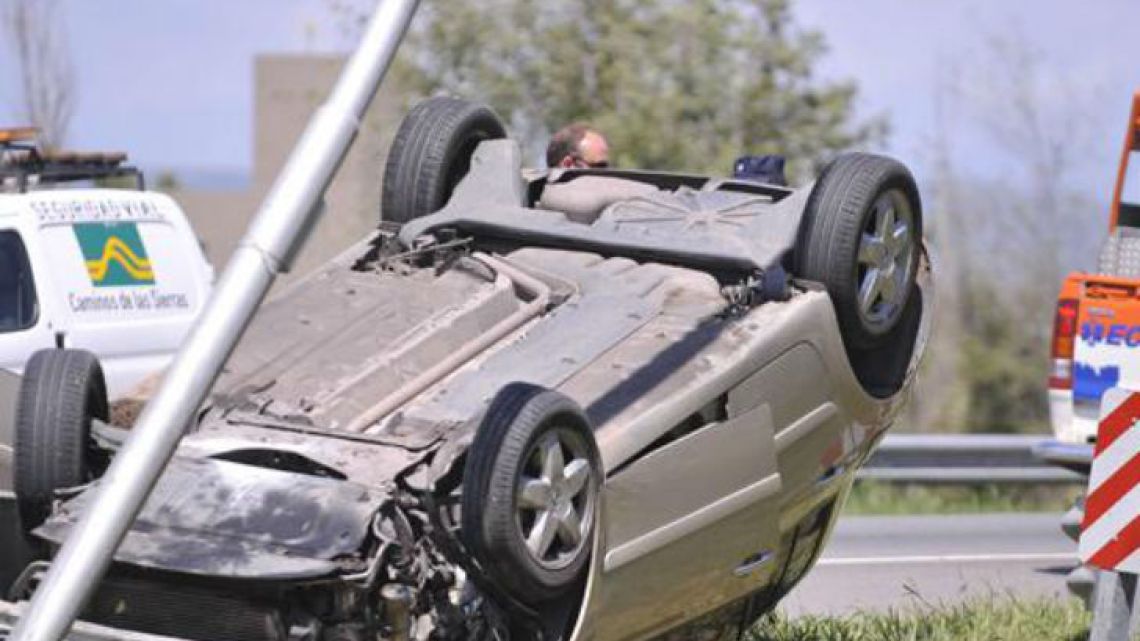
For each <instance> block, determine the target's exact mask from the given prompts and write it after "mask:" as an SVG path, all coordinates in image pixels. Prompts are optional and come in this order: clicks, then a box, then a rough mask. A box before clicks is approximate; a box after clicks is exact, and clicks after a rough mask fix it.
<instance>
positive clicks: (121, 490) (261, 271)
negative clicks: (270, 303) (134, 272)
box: [12, 0, 419, 641]
mask: <svg viewBox="0 0 1140 641" xmlns="http://www.w3.org/2000/svg"><path fill="white" fill-rule="evenodd" d="M418 5H419V0H382V1H381V2H380V4H379V5H378V6H377V8H376V11H375V12H374V14H373V16H372V20H371V21H370V22H369V24H368V27H367V29H366V30H365V33H364V37H363V38H362V40H361V42H360V44H359V46H358V47H357V49H356V51H355V52H354V53H353V55H352V57H351V58H349V60H348V62H347V63H346V64H345V66H344V69H343V70H342V71H341V74H340V78H339V79H338V80H337V83H336V87H335V88H334V89H333V92H332V94H331V95H330V96H329V99H328V101H327V102H325V104H324V105H323V106H321V108H320V109H318V110H317V112H316V113H315V114H314V115H313V117H312V119H310V120H309V124H308V126H307V127H306V128H305V132H304V134H303V135H302V136H301V139H300V141H299V142H298V143H297V146H296V147H295V148H294V149H293V152H292V154H290V156H289V160H288V162H286V164H285V167H284V169H282V171H281V173H280V174H279V175H278V176H277V181H276V182H275V183H274V184H273V187H272V189H270V190H269V194H268V195H267V196H266V197H265V200H264V201H263V202H262V204H261V208H260V209H259V210H258V213H257V216H256V217H255V219H254V220H253V222H252V223H251V224H250V227H249V230H248V231H247V232H246V235H245V238H244V239H243V240H242V242H241V244H240V245H239V246H238V248H237V250H236V251H235V252H234V255H233V257H232V258H231V259H230V262H229V264H228V265H227V266H226V270H225V272H224V273H223V274H222V277H221V280H220V282H219V284H218V286H217V288H216V289H215V290H214V294H213V296H212V297H211V299H210V301H209V303H208V304H207V306H206V309H205V310H204V311H203V313H202V316H201V317H200V318H199V319H198V322H197V323H196V324H195V326H194V329H193V331H192V332H191V333H190V336H189V338H188V339H187V340H186V342H185V343H183V345H182V348H181V349H180V350H179V352H178V355H177V356H176V357H175V359H174V362H173V363H172V364H171V366H170V369H169V370H168V371H167V373H166V376H165V378H164V379H163V381H162V385H161V386H160V387H159V389H158V393H157V394H156V395H155V396H154V398H153V399H151V401H150V402H149V403H148V404H147V406H146V408H145V409H144V410H143V412H142V415H141V416H140V417H139V420H138V422H137V423H136V425H135V427H134V429H133V430H131V434H130V436H129V437H128V439H127V441H126V443H125V444H124V445H123V448H122V450H120V451H119V453H118V455H116V456H115V459H114V461H113V462H112V464H111V467H110V468H109V469H108V470H107V473H106V475H104V477H103V478H102V480H101V481H100V482H99V484H98V487H97V488H96V489H95V491H96V492H97V494H96V496H95V498H94V500H93V501H92V503H91V505H90V507H89V508H88V510H87V511H86V512H85V513H84V514H83V516H82V518H81V519H80V520H79V522H78V523H77V524H76V526H75V528H74V529H73V530H72V531H71V534H70V535H69V536H68V538H67V540H66V541H65V542H64V544H63V547H62V548H61V549H60V551H59V554H57V555H56V557H55V560H54V561H53V562H52V564H51V569H50V570H49V571H48V573H47V575H46V576H45V577H44V581H43V583H42V584H41V585H40V587H39V589H38V590H36V594H35V596H34V597H33V598H32V602H31V605H30V606H29V607H28V609H27V610H26V611H25V614H24V615H23V616H22V617H20V621H19V623H18V624H17V625H16V628H15V630H14V631H13V634H12V641H59V639H61V638H62V637H63V636H64V635H65V634H67V632H68V630H69V629H70V628H71V624H72V623H73V622H74V621H75V618H76V617H77V616H78V615H79V612H80V611H81V610H82V609H83V606H84V605H85V604H86V602H87V599H88V598H89V597H90V595H91V592H92V590H93V589H94V588H95V586H96V584H97V583H98V582H99V580H100V578H101V577H102V576H103V573H104V572H105V571H106V569H107V566H108V565H109V564H110V562H111V558H112V556H113V555H114V553H115V550H116V549H118V547H119V544H120V543H121V542H122V540H123V537H124V536H125V535H126V533H127V531H128V530H129V529H130V526H131V523H132V522H134V519H135V516H136V515H137V514H138V512H139V509H140V508H141V507H142V505H143V502H144V501H146V498H147V496H149V495H150V492H151V489H153V488H154V484H155V482H157V480H158V477H159V475H160V474H161V473H162V470H163V468H165V467H166V463H167V461H169V460H170V457H171V455H172V454H173V453H174V449H175V448H176V447H177V446H178V442H179V440H180V439H181V437H182V434H183V432H184V431H185V429H186V426H187V425H188V424H189V423H190V421H191V419H192V416H193V414H194V412H195V411H197V409H198V407H199V406H200V405H201V404H202V401H203V400H205V398H206V394H207V393H209V391H210V387H211V386H212V385H213V383H214V380H215V379H216V378H217V376H218V373H219V372H220V371H221V368H222V365H223V364H224V363H225V361H226V359H227V358H229V355H230V353H231V352H232V351H233V349H234V346H235V345H236V344H237V342H238V339H240V338H241V335H242V334H243V333H244V332H245V329H246V327H247V326H248V325H249V322H250V319H252V318H253V314H254V312H255V311H257V307H258V305H259V304H260V303H261V300H262V299H263V298H264V297H265V294H266V292H267V291H268V290H269V287H270V285H272V284H273V280H274V278H275V277H276V276H277V274H278V273H280V272H283V271H286V270H288V268H289V265H290V263H291V261H292V260H293V257H294V256H295V255H296V253H297V250H298V248H300V246H301V244H302V242H303V240H304V238H305V236H306V235H307V234H308V232H309V230H310V229H311V228H312V225H313V223H315V222H316V219H317V217H318V216H319V214H320V208H321V207H320V205H321V201H322V197H323V195H324V192H325V189H326V188H327V187H328V184H329V182H330V181H331V180H332V177H333V175H334V174H335V173H336V171H337V169H338V168H339V167H340V163H341V161H343V160H344V156H345V154H346V153H347V152H348V148H349V145H351V144H352V141H353V139H354V138H355V137H356V133H357V130H358V129H359V127H360V120H361V118H362V117H363V115H364V111H365V109H367V107H368V105H369V104H370V103H371V102H372V97H373V96H374V95H375V93H376V90H377V88H378V87H379V86H380V81H381V80H382V79H383V78H384V74H385V73H386V72H387V70H388V67H389V65H390V64H391V62H392V59H393V58H394V57H395V54H396V49H397V48H398V47H399V44H400V41H401V40H402V39H403V37H404V34H405V32H407V30H408V25H409V23H410V22H411V19H412V15H413V14H415V11H416V8H417V6H418Z"/></svg>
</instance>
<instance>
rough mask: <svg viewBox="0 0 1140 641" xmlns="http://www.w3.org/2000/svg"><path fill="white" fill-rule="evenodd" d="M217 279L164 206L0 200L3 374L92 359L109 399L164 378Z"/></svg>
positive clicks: (117, 194) (110, 197) (141, 201)
mask: <svg viewBox="0 0 1140 641" xmlns="http://www.w3.org/2000/svg"><path fill="white" fill-rule="evenodd" d="M212 280H213V268H212V267H211V266H210V264H209V263H208V262H207V260H206V258H205V256H204V254H203V253H202V249H201V247H200V246H199V243H198V240H197V236H196V235H195V234H194V231H193V229H191V227H190V224H189V222H188V221H187V219H186V216H185V215H184V214H183V212H182V210H181V209H180V208H179V207H178V205H177V204H176V203H175V202H174V200H172V199H171V198H169V197H168V196H165V195H163V194H158V193H154V192H143V191H129V190H120V189H58V190H48V191H33V192H29V193H22V194H3V195H0V369H6V370H10V371H13V372H17V373H19V372H20V371H21V370H22V369H23V366H24V363H25V362H26V361H27V359H28V358H29V357H30V356H31V355H32V353H34V352H35V351H36V350H39V349H44V348H51V347H70V348H78V349H85V350H88V351H90V352H92V353H94V354H95V355H96V356H98V357H99V359H100V361H101V362H102V365H103V370H104V372H105V374H106V377H107V386H108V394H109V395H110V397H111V398H115V397H116V396H119V395H121V394H122V393H124V392H126V391H127V390H129V389H130V388H131V387H133V386H134V385H136V384H137V383H138V382H139V381H140V380H141V379H142V378H143V377H145V376H147V375H148V374H151V373H154V372H156V371H159V370H161V369H162V368H164V367H165V366H166V365H167V363H169V362H170V360H171V358H172V357H173V355H174V353H175V351H176V350H177V349H178V347H179V345H180V344H181V343H182V340H183V338H184V337H185V336H186V334H187V332H188V331H189V329H190V327H191V326H192V324H193V322H194V319H195V318H196V317H197V315H198V313H199V312H200V311H201V310H202V307H203V306H204V304H205V302H206V298H207V297H208V296H209V294H210V288H211V283H212Z"/></svg>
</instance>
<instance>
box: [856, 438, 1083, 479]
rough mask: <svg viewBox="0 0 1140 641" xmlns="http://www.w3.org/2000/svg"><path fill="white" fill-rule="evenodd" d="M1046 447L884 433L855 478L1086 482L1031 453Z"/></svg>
mask: <svg viewBox="0 0 1140 641" xmlns="http://www.w3.org/2000/svg"><path fill="white" fill-rule="evenodd" d="M1048 442H1049V439H1048V438H1047V437H1044V436H1034V435H1015V434H1008V435H1007V434H888V435H887V436H886V437H884V439H883V442H882V443H881V444H880V445H879V448H878V449H877V450H876V451H875V453H874V454H873V455H872V456H871V459H870V460H869V461H868V462H867V464H866V465H865V466H864V467H863V468H862V469H861V470H859V473H858V478H859V479H861V480H873V481H883V482H891V483H922V484H940V483H945V484H954V483H961V484H981V483H1079V484H1083V483H1085V482H1086V478H1085V476H1083V475H1081V474H1078V473H1077V472H1073V471H1071V470H1067V469H1063V468H1060V467H1057V466H1055V465H1051V464H1049V463H1047V462H1045V461H1044V460H1042V458H1040V457H1039V455H1038V454H1035V451H1036V452H1039V451H1040V450H1041V446H1042V445H1044V444H1047V443H1048Z"/></svg>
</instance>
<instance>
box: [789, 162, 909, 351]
mask: <svg viewBox="0 0 1140 641" xmlns="http://www.w3.org/2000/svg"><path fill="white" fill-rule="evenodd" d="M921 251H922V205H921V202H920V200H919V197H918V188H917V187H916V186H915V183H914V178H913V177H912V176H911V175H910V172H909V171H908V170H907V168H906V167H904V166H903V165H902V164H901V163H899V162H897V161H895V160H892V159H890V158H885V157H882V156H875V155H872V154H863V153H853V154H845V155H842V156H840V157H838V158H836V159H835V160H834V161H832V162H831V163H830V164H829V165H828V166H827V167H826V168H825V169H824V171H823V174H822V175H821V176H820V178H819V180H818V181H817V183H816V185H815V188H814V189H813V190H812V193H811V195H810V197H809V198H808V203H807V208H806V210H805V212H804V223H803V227H802V230H801V235H800V239H799V242H798V243H797V251H796V255H797V260H796V264H797V275H798V276H800V277H801V278H805V279H808V280H814V281H818V282H820V283H823V285H824V286H825V287H826V289H827V292H828V293H829V294H830V295H831V299H832V301H833V302H834V304H835V312H836V315H837V316H838V318H839V326H840V329H841V331H842V333H843V339H844V341H845V343H846V344H847V346H848V348H849V349H850V348H869V347H875V346H877V345H879V344H881V343H882V342H883V341H884V340H886V339H888V338H889V334H890V333H891V330H892V329H894V328H895V326H896V325H898V323H899V320H900V318H902V316H903V311H904V310H905V309H906V304H907V299H908V297H909V296H910V294H911V292H912V290H913V289H914V282H915V277H916V273H917V271H918V261H919V256H920V254H921Z"/></svg>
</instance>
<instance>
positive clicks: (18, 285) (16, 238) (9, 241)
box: [0, 231, 39, 333]
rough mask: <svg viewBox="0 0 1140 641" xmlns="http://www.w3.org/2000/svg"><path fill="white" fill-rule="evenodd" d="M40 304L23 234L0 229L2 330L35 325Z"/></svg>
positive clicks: (18, 329) (0, 318) (6, 330)
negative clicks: (21, 238) (22, 238)
mask: <svg viewBox="0 0 1140 641" xmlns="http://www.w3.org/2000/svg"><path fill="white" fill-rule="evenodd" d="M38 316H39V304H38V302H37V300H36V285H35V281H34V280H32V269H31V266H30V265H29V264H28V253H27V251H25V250H24V243H23V241H22V240H20V235H19V234H17V233H16V232H14V231H0V333H4V332H16V331H20V330H22V329H28V328H29V327H31V326H32V325H35V324H36V318H37V317H38Z"/></svg>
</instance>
